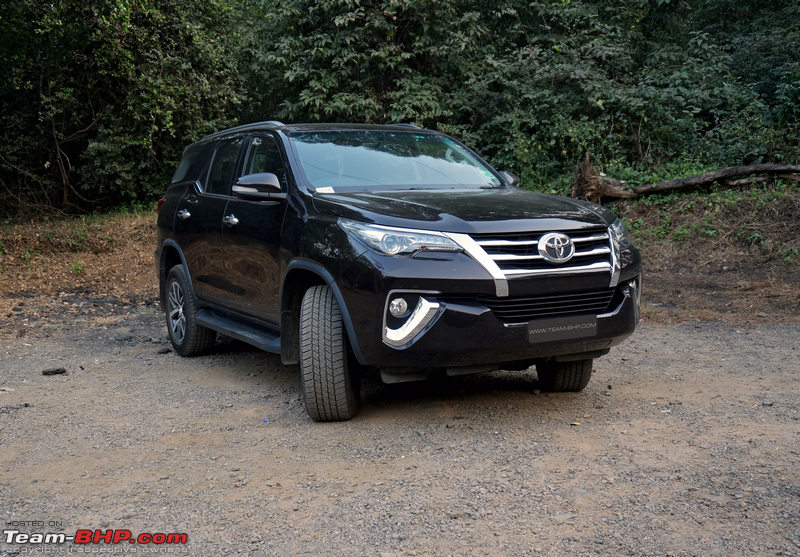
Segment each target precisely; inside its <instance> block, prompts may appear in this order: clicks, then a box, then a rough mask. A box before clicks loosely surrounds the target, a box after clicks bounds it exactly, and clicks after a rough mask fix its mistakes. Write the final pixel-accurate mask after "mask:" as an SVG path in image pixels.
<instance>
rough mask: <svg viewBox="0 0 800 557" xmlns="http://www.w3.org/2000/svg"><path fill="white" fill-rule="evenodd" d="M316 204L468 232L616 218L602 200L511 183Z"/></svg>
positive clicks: (332, 197)
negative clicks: (598, 202)
mask: <svg viewBox="0 0 800 557" xmlns="http://www.w3.org/2000/svg"><path fill="white" fill-rule="evenodd" d="M313 203H314V207H315V208H316V209H317V210H318V211H320V212H321V213H325V214H328V215H332V216H335V217H344V218H348V219H353V220H358V221H364V222H371V223H375V224H383V225H386V226H399V227H406V228H417V229H423V230H439V231H443V232H460V233H466V234H469V233H495V232H497V233H499V232H523V231H547V230H580V229H584V228H597V227H605V226H608V225H609V224H611V223H612V222H613V220H614V219H615V218H616V217H615V215H614V213H612V212H611V211H610V210H608V209H605V208H604V207H600V206H599V205H593V204H591V203H588V202H585V201H578V200H576V199H570V198H567V197H558V196H554V195H545V194H541V193H535V192H531V191H525V190H519V189H512V188H501V189H487V190H446V189H441V190H420V191H415V190H405V191H379V192H352V193H335V194H334V193H331V194H320V193H315V194H314V196H313Z"/></svg>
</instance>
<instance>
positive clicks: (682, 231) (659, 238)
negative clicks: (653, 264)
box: [612, 181, 800, 265]
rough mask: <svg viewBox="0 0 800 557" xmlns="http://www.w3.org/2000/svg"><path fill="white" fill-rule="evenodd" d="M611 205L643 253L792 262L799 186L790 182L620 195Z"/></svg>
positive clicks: (798, 236) (798, 232)
mask: <svg viewBox="0 0 800 557" xmlns="http://www.w3.org/2000/svg"><path fill="white" fill-rule="evenodd" d="M612 208H613V209H614V210H615V211H616V212H617V213H618V214H619V215H620V217H622V219H623V220H624V221H625V222H626V224H627V225H628V228H629V229H630V231H631V233H632V235H633V237H634V240H635V242H636V243H637V244H638V245H640V246H641V248H642V250H643V252H644V255H645V257H646V258H652V259H658V260H660V261H670V260H671V258H674V257H680V258H681V259H682V260H683V261H687V262H688V261H690V262H694V263H705V262H708V263H714V262H721V261H727V262H740V263H748V262H749V263H753V262H754V261H760V262H769V261H773V260H775V261H780V262H781V263H783V264H785V265H795V264H797V261H798V259H799V258H798V250H800V188H799V187H798V185H797V184H796V183H793V182H781V181H778V182H776V183H775V184H771V185H764V186H757V187H751V188H749V189H746V190H734V189H725V188H721V187H717V186H713V187H712V188H711V190H710V191H708V192H699V191H698V192H689V193H677V192H670V193H668V194H665V195H652V196H646V197H644V198H641V199H638V200H623V201H617V202H615V203H613V204H612Z"/></svg>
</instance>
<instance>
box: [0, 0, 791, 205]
mask: <svg viewBox="0 0 800 557" xmlns="http://www.w3.org/2000/svg"><path fill="white" fill-rule="evenodd" d="M799 22H800V5H798V4H797V2H796V1H795V0H774V1H772V2H770V3H764V2H761V1H760V0H701V1H698V2H688V1H686V0H658V1H656V2H653V1H651V0H602V1H589V0H537V1H535V2H529V1H528V0H524V1H523V0H507V1H505V2H503V3H497V2H487V1H486V0H325V1H320V0H280V1H279V0H258V1H256V0H206V1H200V0H178V1H177V2H165V1H164V0H99V1H98V2H93V3H90V4H86V3H81V2H78V1H77V0H64V1H63V2H56V3H44V2H40V1H38V0H36V1H31V0H7V1H6V2H4V3H3V5H2V7H0V64H2V66H3V68H4V69H6V75H7V79H5V80H3V81H2V82H0V118H1V119H2V122H1V123H2V129H0V214H3V215H14V214H17V213H23V212H25V211H26V210H38V209H41V208H42V207H54V208H58V209H61V210H66V211H74V210H76V209H81V210H92V209H94V208H96V207H103V206H111V205H114V206H119V205H127V206H128V207H131V208H132V207H137V206H140V207H148V206H150V204H152V202H153V201H154V200H155V199H157V197H158V195H160V193H161V192H162V191H163V189H164V186H165V185H166V182H167V180H168V178H169V175H170V174H171V172H172V170H173V169H174V166H175V164H176V162H177V160H178V158H179V156H180V153H181V150H182V148H183V147H184V146H185V145H186V144H188V143H190V142H192V141H195V140H197V139H199V138H200V137H202V136H203V135H204V134H206V133H208V132H211V131H214V130H218V129H221V128H224V127H226V126H228V125H230V124H233V123H235V122H237V121H254V120H265V119H270V118H279V119H283V120H285V121H290V122H292V121H293V122H297V121H356V122H395V121H405V122H413V123H416V124H419V125H423V126H427V127H433V128H437V129H440V130H442V131H444V132H447V133H450V134H452V135H454V136H456V137H458V138H460V139H462V140H463V141H465V142H466V143H467V144H469V145H471V146H473V147H475V148H476V149H477V150H479V151H480V152H481V153H482V154H485V155H486V156H487V158H488V159H489V160H490V161H491V162H492V163H493V164H494V165H496V166H498V167H500V168H506V169H508V170H511V171H512V172H515V173H516V174H518V175H520V176H521V177H522V180H523V184H524V186H525V187H528V188H534V189H539V190H541V191H546V192H552V193H566V191H567V189H568V185H569V180H570V176H571V174H572V173H573V171H574V168H575V164H576V163H577V161H578V160H580V159H581V158H582V157H583V154H584V153H585V152H590V153H591V154H592V157H593V159H594V160H595V161H596V162H597V163H598V164H600V165H602V166H604V167H605V168H606V169H607V172H608V174H609V175H612V176H614V177H617V178H621V179H623V180H629V181H632V182H633V181H635V182H640V183H641V182H650V181H655V180H657V179H661V178H667V177H674V176H685V175H688V174H696V173H699V172H701V171H703V170H708V169H711V168H716V167H719V166H728V165H734V164H743V163H755V162H766V161H776V162H788V163H792V162H795V163H796V162H797V161H798V159H800V127H799V126H798V124H797V122H798V121H800V23H799ZM138 204H144V205H138ZM132 210H139V209H132Z"/></svg>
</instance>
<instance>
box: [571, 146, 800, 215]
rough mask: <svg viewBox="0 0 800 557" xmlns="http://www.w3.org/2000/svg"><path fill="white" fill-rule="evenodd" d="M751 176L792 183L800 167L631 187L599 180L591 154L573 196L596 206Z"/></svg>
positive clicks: (737, 169) (758, 167)
mask: <svg viewBox="0 0 800 557" xmlns="http://www.w3.org/2000/svg"><path fill="white" fill-rule="evenodd" d="M750 174H766V175H769V176H779V177H781V178H787V179H790V180H798V179H800V176H798V175H799V174H800V166H796V165H789V164H752V165H749V166H729V167H727V168H720V169H719V170H714V171H712V172H706V173H705V174H700V175H699V176H691V177H688V178H677V179H675V180H665V181H663V182H657V183H655V184H647V185H643V186H632V187H629V186H628V185H626V184H625V183H624V182H621V181H619V180H615V179H614V178H606V177H605V176H599V175H598V174H597V173H596V172H595V171H594V169H593V168H592V166H591V162H590V159H589V153H586V157H585V158H584V160H583V162H581V163H579V164H578V172H577V173H576V174H575V178H574V179H573V181H572V188H571V190H570V195H571V196H572V197H577V198H579V199H587V200H589V201H592V202H594V203H600V200H601V199H602V198H603V197H613V198H616V199H630V198H634V197H639V196H642V195H647V194H650V193H657V192H663V191H669V190H677V189H681V188H690V187H693V186H702V185H706V184H711V183H713V182H721V181H723V180H728V179H730V178H736V177H739V176H748V175H750ZM760 181H762V180H761V179H760V177H756V178H741V179H738V180H732V181H730V182H728V183H729V184H730V185H743V184H747V183H752V182H760Z"/></svg>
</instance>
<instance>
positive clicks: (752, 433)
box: [0, 306, 800, 556]
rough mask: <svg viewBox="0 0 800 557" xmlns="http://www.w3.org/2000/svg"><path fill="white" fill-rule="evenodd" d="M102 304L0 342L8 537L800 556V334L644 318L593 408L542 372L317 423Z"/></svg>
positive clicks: (238, 360) (266, 374)
mask: <svg viewBox="0 0 800 557" xmlns="http://www.w3.org/2000/svg"><path fill="white" fill-rule="evenodd" d="M102 309H103V308H102V307H101V308H99V310H98V312H97V315H96V316H84V317H76V318H75V319H72V320H71V321H65V322H63V323H62V327H61V328H58V329H54V330H52V331H48V330H46V329H43V330H40V331H39V334H38V337H37V334H35V333H31V334H28V335H27V336H24V337H21V338H11V337H8V336H7V337H5V338H0V354H2V364H0V366H1V367H2V372H1V373H0V427H2V429H1V430H0V510H1V512H2V516H1V518H2V519H3V522H4V529H6V530H7V529H9V528H11V527H12V526H15V525H16V528H17V529H18V530H20V531H21V532H33V531H36V530H37V528H36V527H33V526H25V525H24V524H25V522H26V521H44V523H45V524H47V523H48V522H49V521H53V522H54V525H53V526H51V527H49V528H48V527H45V528H44V531H48V530H50V531H56V532H59V531H64V532H66V533H70V532H74V531H75V530H76V529H92V530H93V529H128V530H131V531H132V532H133V533H134V534H136V533H140V532H150V533H153V532H157V533H158V532H163V533H187V534H188V540H189V541H188V545H187V546H166V545H162V546H158V547H156V546H152V545H151V546H149V547H148V546H143V545H125V544H121V545H119V546H113V547H110V546H102V549H103V550H104V551H105V552H110V551H112V550H113V551H116V552H117V553H132V552H134V551H136V552H137V553H143V552H145V550H147V549H150V550H153V551H156V550H157V551H159V552H162V553H164V552H167V550H169V552H172V553H177V552H185V553H187V554H191V555H258V556H262V555H282V554H286V555H295V554H308V555H450V554H452V555H485V554H505V555H512V554H513V555H517V554H544V555H800V472H799V471H798V470H800V412H799V410H800V323H794V324H792V323H790V324H783V325H770V324H767V323H762V324H759V325H754V326H752V327H743V326H737V325H729V324H725V323H719V322H716V323H714V322H711V323H708V322H689V323H683V324H677V325H666V324H652V323H649V322H645V323H643V324H642V326H641V328H640V330H639V331H638V332H637V333H636V335H634V337H632V338H631V339H630V340H629V341H628V342H627V343H625V344H624V345H623V346H621V347H619V348H616V349H613V350H612V352H611V354H609V355H608V356H606V357H605V358H603V359H601V360H599V362H597V364H596V367H595V370H596V371H595V375H594V377H593V379H592V381H591V382H590V384H589V387H587V389H586V390H585V391H584V392H582V393H578V394H555V395H545V394H540V393H539V392H538V390H537V383H536V375H535V372H534V371H529V372H502V373H501V372H496V373H491V374H483V375H477V376H469V377H462V378H454V379H450V380H447V381H442V382H429V383H418V384H406V385H393V386H385V385H382V384H381V383H380V382H379V381H377V380H376V379H374V378H367V379H366V380H365V384H364V404H363V409H362V411H361V413H360V414H359V415H358V417H357V418H356V419H354V420H353V421H350V422H347V423H338V424H316V423H312V422H311V421H310V420H309V419H308V418H307V416H306V414H305V411H304V409H303V407H302V402H301V400H300V398H299V389H298V379H297V370H296V368H292V367H284V366H282V365H280V363H279V359H278V357H277V356H273V355H269V354H265V353H262V352H259V351H256V350H253V349H250V348H248V347H246V346H244V345H241V344H238V343H229V344H223V345H221V346H219V350H218V351H217V352H216V353H214V354H212V355H209V356H204V357H198V358H193V359H183V358H180V357H178V356H177V355H175V354H173V353H171V352H168V351H167V344H166V343H165V341H164V337H165V330H164V327H163V325H162V320H161V317H160V314H158V313H157V310H156V309H155V308H153V307H152V306H144V307H140V308H139V309H138V310H134V309H132V310H125V309H119V308H118V309H117V310H115V311H108V312H105V311H101V310H102ZM104 314H105V315H106V316H105V317H100V316H101V315H104ZM165 352H166V353H165ZM59 367H63V368H65V369H66V373H65V374H54V375H42V371H43V370H46V369H51V368H59ZM20 524H23V525H22V526H19V525H20ZM38 530H42V528H38ZM4 542H5V540H0V553H3V554H16V552H23V554H24V553H28V554H30V553H31V550H32V549H33V548H32V547H31V546H26V545H22V546H20V545H19V544H8V543H4ZM78 548H79V547H77V546H70V545H67V546H64V547H62V548H61V550H63V552H64V553H65V552H66V551H67V550H69V549H72V550H77V549H78ZM80 549H82V550H85V546H80ZM97 549H98V548H97V547H95V548H94V550H97ZM61 550H59V551H61ZM37 551H41V552H45V551H46V552H47V553H48V554H59V553H56V548H55V547H54V546H46V547H45V546H39V548H38V550H37ZM148 552H149V551H148Z"/></svg>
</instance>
